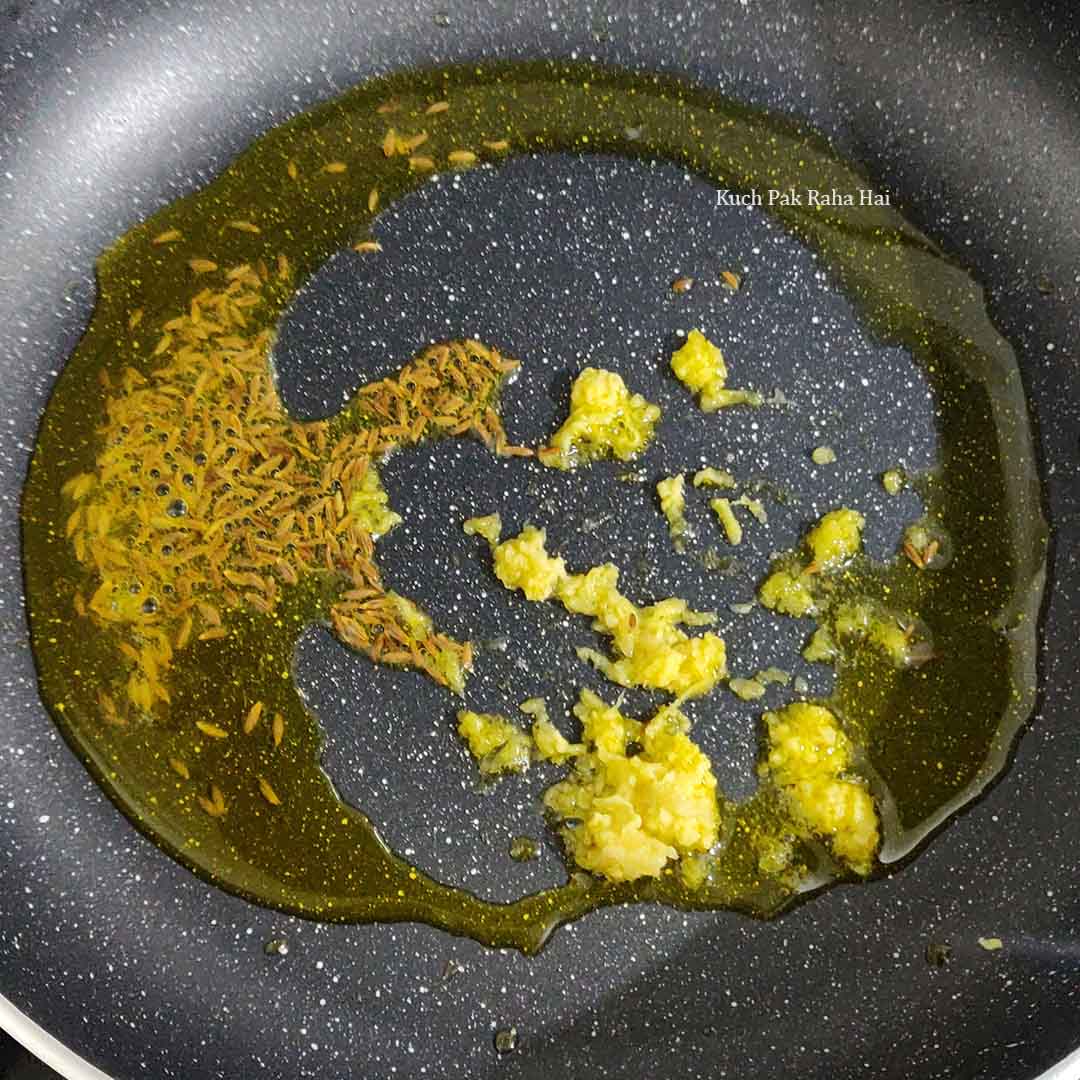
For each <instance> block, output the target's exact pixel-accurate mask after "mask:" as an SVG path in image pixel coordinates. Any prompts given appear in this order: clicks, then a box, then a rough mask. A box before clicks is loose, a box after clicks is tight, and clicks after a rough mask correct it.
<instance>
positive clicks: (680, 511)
mask: <svg viewBox="0 0 1080 1080" xmlns="http://www.w3.org/2000/svg"><path fill="white" fill-rule="evenodd" d="M656 494H657V495H658V496H659V498H660V509H661V510H662V511H663V514H664V517H665V518H667V523H668V535H669V536H670V537H671V539H672V540H673V541H674V542H675V545H676V546H679V544H680V543H681V541H682V538H683V537H684V536H685V535H686V533H687V526H686V478H685V477H684V476H683V475H682V474H681V473H680V474H679V475H678V476H666V477H664V479H663V480H661V481H660V482H659V483H658V484H657V485H656Z"/></svg>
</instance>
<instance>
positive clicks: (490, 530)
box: [461, 514, 502, 544]
mask: <svg viewBox="0 0 1080 1080" xmlns="http://www.w3.org/2000/svg"><path fill="white" fill-rule="evenodd" d="M461 528H462V530H463V531H464V533H465V535H466V536H481V537H483V538H484V539H485V540H486V541H487V542H488V543H489V544H497V543H498V542H499V537H500V536H501V535H502V518H501V517H499V515H498V514H485V515H484V516H483V517H471V518H468V519H466V521H465V522H464V524H462V526H461Z"/></svg>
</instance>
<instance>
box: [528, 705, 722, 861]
mask: <svg viewBox="0 0 1080 1080" xmlns="http://www.w3.org/2000/svg"><path fill="white" fill-rule="evenodd" d="M574 713H575V714H576V716H577V717H578V719H579V720H580V721H581V726H582V738H583V740H584V742H585V744H586V746H587V748H588V749H587V750H586V752H585V753H582V754H579V755H578V756H577V757H575V759H574V767H573V771H572V772H571V773H570V775H569V776H568V777H567V778H566V779H565V780H562V781H560V782H559V783H557V784H555V785H554V786H553V787H551V788H549V789H548V790H547V792H546V793H545V795H544V805H545V806H546V807H547V808H548V809H549V810H550V811H551V812H552V813H553V814H554V815H555V817H556V818H557V819H558V820H559V821H560V822H561V827H560V830H559V831H560V834H561V835H562V838H563V841H564V843H565V844H566V847H567V850H568V851H569V853H570V855H571V856H572V857H573V859H574V861H575V862H576V863H577V864H578V865H579V866H581V867H583V868H584V869H586V870H591V871H593V872H594V873H597V874H602V875H603V876H604V877H606V878H608V879H609V880H611V881H632V880H634V879H636V878H641V877H657V876H658V875H659V874H660V873H661V872H662V871H663V869H664V867H665V866H666V865H667V863H668V862H670V861H671V860H672V859H676V858H679V857H680V856H683V855H692V854H694V853H700V852H705V851H708V850H709V848H711V847H712V846H713V845H714V844H715V843H716V841H717V837H718V833H719V823H720V812H719V805H718V802H717V792H716V778H715V777H714V776H713V773H712V767H711V766H710V764H709V759H708V757H706V756H705V754H703V753H702V751H701V750H700V749H699V748H698V746H697V745H696V744H695V743H694V742H693V741H692V740H691V739H690V737H689V735H688V732H689V729H690V722H689V721H688V720H687V718H686V717H685V716H684V715H683V714H682V713H681V712H680V711H679V710H678V709H676V708H675V707H674V706H671V705H668V706H665V707H663V708H662V709H660V710H659V711H658V712H657V713H656V715H655V716H654V717H653V718H652V719H651V720H650V721H649V722H648V723H647V724H643V723H640V722H639V721H636V720H630V719H628V718H627V717H625V716H623V715H622V713H620V712H619V710H618V709H616V708H614V707H613V706H611V705H606V704H605V703H604V702H603V701H602V700H601V699H600V698H599V697H597V696H596V695H595V694H593V693H592V692H590V691H588V690H583V691H582V692H581V698H580V700H579V701H578V704H577V705H576V706H575V708H574ZM639 748H640V749H639ZM635 751H638V752H635Z"/></svg>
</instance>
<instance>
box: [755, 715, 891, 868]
mask: <svg viewBox="0 0 1080 1080" xmlns="http://www.w3.org/2000/svg"><path fill="white" fill-rule="evenodd" d="M765 728H766V732H767V736H768V748H767V750H766V755H765V760H764V761H763V762H762V764H761V766H760V768H759V772H760V773H761V776H762V777H763V778H766V779H769V780H771V781H772V782H773V783H774V784H775V785H776V786H777V788H779V790H780V791H781V793H782V794H783V796H784V798H785V799H786V801H787V803H788V806H789V808H790V810H791V814H792V817H793V819H794V821H795V823H796V824H797V825H799V826H801V827H802V828H803V829H804V830H805V831H806V832H807V833H808V834H813V835H816V836H821V837H824V838H825V839H826V840H827V841H828V843H829V846H830V847H831V848H832V851H833V854H834V855H835V856H836V857H837V858H838V859H840V860H842V861H843V862H845V863H847V865H848V866H850V867H851V869H852V870H854V871H855V872H856V873H859V874H868V873H869V872H870V870H871V869H872V868H873V859H874V853H875V851H876V850H877V846H878V818H877V811H876V810H875V808H874V800H873V798H872V797H871V795H870V792H869V791H867V789H866V787H865V785H864V784H862V783H861V782H859V781H857V780H854V779H850V778H848V776H847V775H846V774H847V772H848V769H849V768H850V766H851V757H852V747H851V742H850V740H849V739H848V737H847V736H846V735H845V734H844V732H843V731H841V729H840V726H839V724H838V723H837V720H836V717H835V716H833V714H832V713H831V712H830V711H829V710H828V709H826V708H825V707H824V706H822V705H811V704H809V703H807V702H795V703H794V704H791V705H788V706H786V707H785V708H783V709H780V710H779V711H778V712H770V713H766V714H765Z"/></svg>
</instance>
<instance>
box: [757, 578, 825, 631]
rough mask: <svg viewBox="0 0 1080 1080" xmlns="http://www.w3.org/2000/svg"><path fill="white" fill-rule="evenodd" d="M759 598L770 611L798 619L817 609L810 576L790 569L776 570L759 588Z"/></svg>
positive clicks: (811, 613)
mask: <svg viewBox="0 0 1080 1080" xmlns="http://www.w3.org/2000/svg"><path fill="white" fill-rule="evenodd" d="M758 599H759V600H760V601H761V603H762V604H763V605H764V606H765V607H767V608H768V609H769V610H770V611H778V612H780V614H781V615H791V616H793V617H794V618H796V619H799V618H802V617H803V616H804V615H813V614H814V612H815V611H816V610H817V605H816V604H815V603H814V595H813V593H812V592H811V591H810V582H809V578H808V577H807V576H806V575H804V574H799V573H792V572H791V571H789V570H774V571H773V572H772V573H771V574H770V575H769V576H768V577H767V578H766V579H765V581H764V583H763V584H762V586H761V588H760V589H758Z"/></svg>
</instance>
